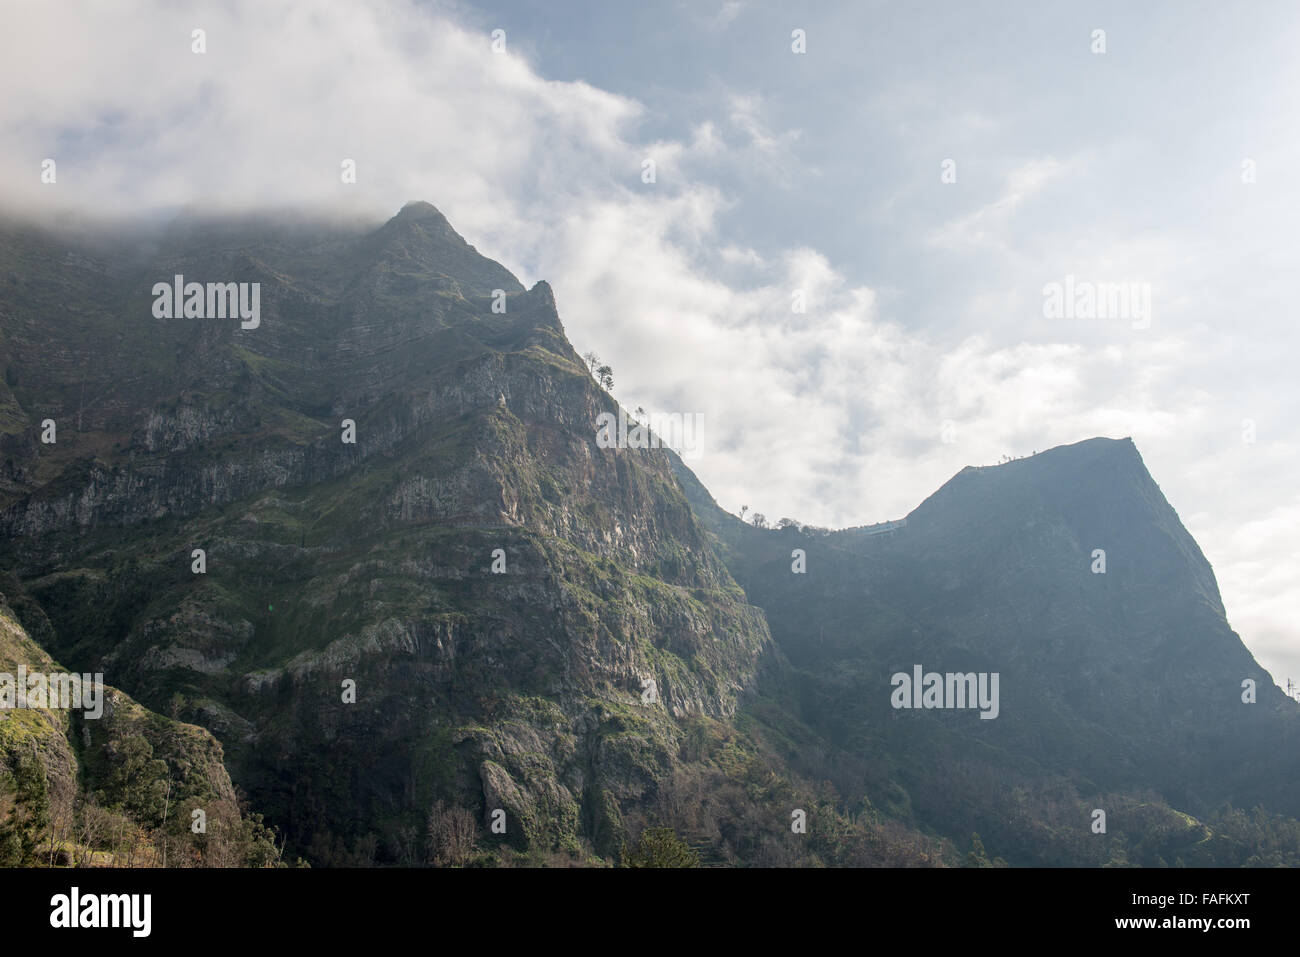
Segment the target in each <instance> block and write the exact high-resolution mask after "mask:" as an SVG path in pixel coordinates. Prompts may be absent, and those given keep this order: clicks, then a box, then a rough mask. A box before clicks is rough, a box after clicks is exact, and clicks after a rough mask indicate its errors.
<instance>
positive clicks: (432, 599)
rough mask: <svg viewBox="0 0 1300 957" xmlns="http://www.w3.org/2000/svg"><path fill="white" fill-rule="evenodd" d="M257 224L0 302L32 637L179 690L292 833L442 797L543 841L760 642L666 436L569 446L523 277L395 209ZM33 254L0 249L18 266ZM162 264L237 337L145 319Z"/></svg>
mask: <svg viewBox="0 0 1300 957" xmlns="http://www.w3.org/2000/svg"><path fill="white" fill-rule="evenodd" d="M259 229H260V227H255V226H247V225H244V226H240V225H238V224H235V225H231V226H229V227H228V228H227V229H225V230H215V231H214V230H207V231H205V229H203V228H200V227H198V226H195V227H194V228H192V229H191V228H188V227H187V228H185V229H180V228H178V230H177V235H176V238H175V240H174V242H172V243H171V244H169V245H168V246H167V247H166V248H165V253H163V254H160V255H159V256H158V257H157V258H155V259H154V260H153V261H151V262H148V263H144V264H141V263H139V262H135V263H121V264H117V265H115V266H114V267H112V268H108V267H103V268H102V269H100V267H95V266H94V264H93V263H92V264H90V265H83V266H81V267H76V268H77V269H82V270H92V271H94V270H96V269H99V270H100V271H97V272H96V274H95V276H94V277H93V279H94V281H95V282H97V283H104V284H107V285H108V288H109V290H110V293H109V295H108V296H106V297H105V296H103V295H102V292H101V295H100V297H99V299H98V300H92V299H91V298H90V297H88V296H87V295H86V293H87V291H88V290H87V289H86V288H84V287H82V286H81V285H80V284H79V282H78V281H77V279H76V277H73V278H72V279H67V278H65V279H64V282H63V289H64V294H65V295H66V296H68V297H72V298H73V299H74V300H75V301H76V302H77V303H78V305H79V307H80V308H79V309H78V310H77V312H78V313H79V314H81V313H84V314H85V315H86V316H87V317H88V318H86V319H85V321H84V322H83V323H70V324H69V326H68V327H61V328H58V329H51V328H50V327H49V325H48V324H45V323H43V322H42V320H41V311H40V310H41V307H42V303H43V301H42V300H40V299H39V297H36V296H35V295H34V294H32V295H30V296H29V295H28V293H29V290H28V289H27V288H26V286H25V285H23V284H21V283H18V281H17V280H14V282H15V283H18V285H16V286H12V287H11V288H10V290H9V299H8V300H7V301H8V302H9V303H10V305H9V307H8V309H7V313H8V314H7V318H6V323H7V326H8V327H9V329H8V331H9V332H10V338H11V340H12V341H14V342H16V343H18V351H17V352H16V353H15V354H14V355H13V356H12V357H11V359H10V361H11V367H12V368H16V369H17V370H19V371H18V372H17V373H16V374H15V375H13V376H11V378H13V379H14V380H15V382H16V386H15V389H14V392H13V396H14V400H13V401H14V402H15V403H16V404H17V406H18V408H20V409H21V410H22V413H24V414H25V415H26V416H28V417H34V418H37V419H40V418H44V417H47V416H48V417H52V418H54V419H56V421H58V422H59V427H60V430H61V431H60V433H59V439H58V442H57V443H56V444H55V445H53V446H33V445H32V444H31V443H30V441H29V432H30V427H29V426H30V423H29V422H22V423H21V425H22V427H20V428H15V429H14V430H12V431H10V432H9V433H8V434H7V435H6V436H4V438H3V442H4V443H5V449H4V451H5V452H6V454H11V455H12V454H14V453H18V454H19V457H20V459H21V461H22V463H23V464H22V466H21V467H19V468H15V469H11V472H10V475H11V489H12V491H11V492H10V494H9V495H8V496H7V506H6V507H5V509H4V511H3V512H2V513H0V529H2V531H0V534H2V535H3V536H4V539H5V540H6V542H7V548H6V551H7V553H8V560H9V561H10V562H12V563H14V564H15V565H16V566H17V568H18V570H19V573H20V575H21V576H22V577H23V578H25V579H26V580H27V582H28V584H29V586H30V589H31V592H32V594H33V595H34V596H35V597H36V598H37V599H38V600H39V601H40V602H41V604H42V605H43V606H45V607H46V608H47V609H48V611H49V614H50V615H51V616H52V620H53V622H54V632H55V634H54V635H53V636H51V646H52V650H55V651H56V653H58V654H60V655H65V656H68V657H69V658H73V659H76V660H78V661H86V662H93V663H94V664H95V665H96V666H102V667H103V668H104V669H105V670H106V672H108V673H111V675H112V677H113V680H115V681H117V682H118V683H119V684H122V685H124V686H126V687H129V688H131V689H132V690H133V691H134V692H135V693H136V694H137V695H139V696H140V697H141V698H142V699H143V700H145V701H146V702H148V703H150V704H152V705H153V706H155V707H158V708H162V707H166V706H169V705H170V704H171V703H172V702H173V701H174V700H175V698H176V696H177V695H179V696H180V698H181V699H182V700H183V705H182V708H183V712H182V713H184V714H185V715H186V716H187V717H189V718H191V719H192V720H197V721H206V722H211V727H212V728H213V730H214V731H215V732H216V733H217V734H219V735H221V736H222V737H223V740H224V742H225V744H226V746H227V749H228V753H229V755H230V759H231V767H232V769H233V771H234V773H235V776H236V778H237V779H238V780H239V781H240V783H241V784H242V785H243V786H244V787H245V788H246V789H247V790H248V792H249V794H250V796H251V798H252V800H253V804H254V806H255V807H257V808H258V809H261V810H265V811H267V812H268V814H269V816H270V817H271V819H272V820H274V821H275V822H277V823H280V824H282V825H283V826H284V827H285V828H286V829H287V831H288V833H289V835H290V837H291V839H293V840H294V841H295V842H297V843H298V844H299V845H306V844H307V843H308V842H310V841H311V840H312V838H313V836H314V835H315V834H316V833H317V832H318V831H327V832H330V833H332V834H335V835H342V836H343V837H344V839H351V838H355V837H358V836H360V835H364V834H367V833H379V834H380V835H381V836H383V834H384V831H385V828H389V829H390V830H391V829H393V828H397V827H398V826H399V823H400V826H420V825H421V824H422V815H423V813H425V812H426V811H427V809H428V807H429V806H430V805H431V804H432V803H433V801H434V800H436V799H443V798H445V799H448V800H451V801H453V802H457V803H460V804H465V803H467V802H468V803H472V804H474V805H476V806H477V807H478V808H479V810H481V811H482V813H483V814H485V815H486V814H489V813H490V812H491V811H492V810H493V809H494V808H495V807H496V806H497V805H501V806H502V807H504V809H505V810H506V811H507V813H508V815H509V818H508V822H509V823H508V827H509V828H510V830H508V832H507V834H508V836H509V837H510V839H511V840H512V841H518V842H519V846H521V847H522V846H527V845H529V844H531V843H538V842H540V843H549V844H552V845H559V846H563V845H565V844H566V843H569V844H571V843H572V842H573V841H574V840H576V838H577V836H578V835H579V834H580V833H581V832H583V830H584V828H583V824H582V822H581V820H580V817H581V814H580V812H581V809H582V807H583V805H584V803H585V804H587V805H592V806H598V807H602V808H604V807H607V806H608V805H609V804H610V802H611V801H612V802H614V803H615V805H617V802H627V803H628V804H629V805H632V806H634V805H636V804H637V803H638V802H642V803H646V802H649V801H652V800H653V799H654V797H655V790H656V782H657V781H658V780H660V779H661V778H663V777H664V776H665V775H666V774H668V773H669V771H670V769H671V767H672V766H673V765H674V763H675V762H676V760H677V759H676V752H677V748H676V743H675V742H676V740H677V736H678V735H679V729H678V726H677V724H676V721H675V719H676V718H681V717H684V716H688V715H699V716H705V717H708V718H712V719H721V720H725V719H728V718H729V717H730V716H732V715H733V714H734V713H735V711H736V708H737V706H738V704H739V702H740V701H741V699H742V697H743V695H744V694H745V692H746V690H747V689H749V688H751V687H752V686H753V685H754V683H755V682H756V680H757V677H758V673H759V669H760V665H761V663H762V661H763V659H764V657H765V656H769V655H770V653H771V649H770V639H769V636H768V633H767V628H766V623H765V622H764V620H763V616H762V614H761V613H760V612H759V611H758V610H757V609H755V608H753V607H751V606H749V605H748V604H747V603H746V601H745V598H744V595H743V594H742V593H741V592H740V590H739V588H737V586H736V585H735V583H734V582H733V581H732V580H731V577H730V575H729V574H728V572H727V571H726V569H725V567H724V566H723V565H722V563H721V562H720V561H719V560H718V559H717V558H716V556H715V555H714V553H713V551H712V549H711V547H710V546H709V545H708V544H707V542H706V541H705V538H704V535H703V533H702V532H701V530H700V528H699V526H698V524H697V521H696V519H695V517H694V516H693V514H692V512H691V510H690V507H689V505H688V503H687V501H686V499H685V497H684V495H683V494H682V491H681V489H680V487H679V485H678V483H677V481H676V478H675V477H674V474H673V471H672V466H671V462H670V461H669V459H668V457H667V455H666V453H664V452H661V451H659V450H619V449H600V448H598V447H597V445H596V442H595V434H596V425H595V423H596V418H597V416H598V415H599V414H600V413H601V412H604V411H616V409H617V406H616V405H615V403H614V402H613V400H612V399H611V398H610V396H609V395H608V394H607V393H605V392H603V391H602V390H601V389H600V388H599V387H598V386H597V385H596V384H595V383H594V382H593V381H592V379H591V376H590V375H589V374H588V373H587V371H586V368H585V366H584V364H583V363H582V361H581V360H580V359H579V358H578V357H577V355H576V354H575V353H574V351H573V349H572V347H571V346H570V345H569V344H568V342H567V341H566V339H565V338H564V333H563V328H562V326H561V324H560V321H559V317H558V315H557V313H556V309H555V300H554V296H553V294H552V292H551V290H550V288H549V286H547V285H546V284H545V283H539V284H538V285H537V286H535V287H534V288H533V289H532V290H525V289H524V288H523V287H522V286H521V285H520V284H519V283H518V281H517V280H515V279H514V278H513V277H512V276H510V275H509V273H507V272H506V271H505V270H504V269H502V268H501V267H500V266H498V265H496V264H495V263H492V262H490V261H488V260H485V259H483V258H482V257H480V256H478V254H477V253H476V252H474V250H473V248H472V247H470V246H468V245H467V244H466V243H465V242H464V241H463V240H462V239H461V238H460V237H459V236H457V235H456V234H455V232H454V231H452V230H451V227H450V226H449V225H448V224H447V222H446V220H445V219H444V218H443V217H442V216H441V214H439V213H438V212H437V211H436V210H435V209H433V207H431V206H428V204H410V205H408V206H407V207H405V208H403V210H402V211H401V213H399V214H398V215H397V216H396V217H394V219H393V220H391V221H390V222H389V223H387V224H385V225H384V226H383V227H381V228H380V229H378V230H376V231H374V232H370V233H362V234H351V233H339V234H329V233H327V234H326V235H324V236H323V237H322V236H313V237H312V238H311V240H310V241H308V240H305V239H304V238H303V237H301V236H299V237H296V238H295V237H291V238H289V239H284V238H281V237H277V236H275V235H268V234H264V233H259ZM43 242H52V241H48V240H44V239H37V240H34V239H29V238H28V237H26V236H11V237H10V238H9V241H8V243H7V244H6V246H5V247H4V248H5V251H6V252H7V254H8V255H9V256H10V257H12V258H11V265H17V264H19V263H25V265H26V266H28V267H29V268H30V267H33V266H34V263H33V261H32V260H31V259H30V258H26V257H27V256H29V255H30V254H31V244H32V243H43ZM78 261H79V262H80V261H82V260H78ZM65 268H71V267H65ZM176 274H180V275H184V276H185V277H187V279H189V278H193V279H194V280H195V281H237V282H245V281H248V282H252V281H257V282H260V283H261V303H262V319H261V324H260V326H259V327H258V328H257V329H251V330H241V329H240V328H239V324H238V322H229V321H223V320H220V319H189V320H158V319H155V318H153V317H152V315H151V313H150V301H149V299H148V298H147V296H146V295H145V293H147V292H148V290H149V289H150V288H151V286H152V283H153V282H155V281H166V280H170V277H172V276H173V275H176ZM14 275H22V273H20V272H17V271H16V270H15V273H14ZM60 276H63V273H60ZM83 278H84V281H85V282H86V283H87V284H90V283H91V282H92V280H91V277H83ZM501 295H504V297H505V300H504V301H505V304H506V311H505V313H504V314H502V313H500V312H494V311H493V308H492V306H493V302H494V301H499V299H500V296H501ZM104 302H107V303H109V304H111V306H105V305H102V304H97V303H104ZM47 357H56V360H55V365H56V366H57V368H51V363H50V362H49V361H46V360H47ZM92 360H93V361H92ZM23 370H32V372H31V373H30V374H29V373H28V372H25V371H23ZM73 375H76V376H79V377H80V379H84V380H86V385H85V387H84V388H85V392H86V394H87V395H88V396H90V397H91V398H92V399H93V401H85V400H83V399H82V398H81V392H82V386H81V384H80V381H79V382H78V384H77V385H76V386H75V388H74V387H72V386H71V385H70V383H69V381H68V380H67V378H66V377H68V376H73ZM345 420H350V424H351V426H352V428H353V429H354V432H355V443H350V442H347V441H344V439H345V437H346V430H347V428H348V425H349V423H348V422H346V421H345ZM194 549H202V550H203V552H204V555H203V562H204V563H205V570H204V572H203V573H202V574H196V573H195V572H194V571H192V553H193V550H194ZM92 609H94V610H95V611H94V612H92ZM345 682H354V683H355V684H354V685H352V687H354V688H355V699H354V700H348V701H345V700H344V697H345V689H344V683H345ZM651 688H652V689H653V693H652V694H648V693H647V689H651ZM615 813H617V811H615ZM615 849H616V848H615ZM605 850H609V848H605Z"/></svg>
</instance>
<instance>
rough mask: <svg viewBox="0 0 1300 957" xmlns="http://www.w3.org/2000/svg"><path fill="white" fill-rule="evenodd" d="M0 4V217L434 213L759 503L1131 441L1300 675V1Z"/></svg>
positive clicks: (917, 490)
mask: <svg viewBox="0 0 1300 957" xmlns="http://www.w3.org/2000/svg"><path fill="white" fill-rule="evenodd" d="M0 18H2V19H0V22H3V23H4V30H3V31H2V32H0V85H2V86H3V89H4V90H5V95H4V97H3V98H0V147H2V148H0V202H3V203H4V204H5V205H6V206H8V207H10V208H14V207H22V208H24V209H26V210H28V211H35V212H37V213H38V214H41V215H46V214H51V215H52V214H53V213H54V212H55V211H56V210H57V209H59V208H66V207H72V208H82V209H93V210H96V211H104V212H118V211H141V210H153V211H157V210H165V209H169V208H175V207H178V206H183V205H187V204H201V205H203V206H211V205H214V204H222V205H227V206H232V205H233V206H253V207H257V206H267V205H272V204H274V205H283V204H299V203H301V204H305V205H311V206H313V207H316V208H337V207H340V206H347V207H351V208H356V209H358V210H361V211H363V212H364V213H366V214H367V215H370V216H373V217H376V218H383V217H387V216H388V215H391V214H392V213H394V212H396V210H397V209H398V208H399V207H400V206H401V205H402V203H403V202H405V201H407V200H410V199H425V200H428V201H429V202H432V203H434V204H435V205H436V206H438V207H439V208H440V209H441V210H442V211H443V212H444V213H445V214H446V215H447V216H448V218H449V219H450V220H451V222H452V225H453V226H455V227H456V229H457V230H458V231H459V232H460V233H461V234H462V235H464V236H465V237H466V239H468V240H469V241H470V242H471V243H473V244H474V245H476V246H477V247H478V248H479V250H480V251H481V252H483V253H484V254H486V255H488V256H491V257H492V258H494V259H497V260H499V261H501V262H502V263H503V264H504V265H506V266H507V267H508V268H510V269H511V270H512V271H514V272H515V273H516V274H517V275H518V276H519V277H520V279H521V280H523V281H524V282H525V283H526V284H528V285H531V284H532V283H533V282H534V281H536V280H538V279H543V278H544V279H547V280H548V281H549V282H550V283H551V285H552V286H553V288H554V290H555V294H556V299H557V301H558V304H559V308H560V315H561V318H562V320H563V321H564V324H565V327H566V329H567V331H568V333H569V337H570V339H571V340H572V342H573V343H574V345H575V347H576V348H577V349H578V350H579V351H586V350H588V349H594V350H596V351H597V352H599V353H600V354H601V355H602V356H603V357H604V358H605V359H606V360H607V361H608V362H609V363H610V364H611V365H612V366H613V368H614V372H615V380H616V388H615V395H616V396H617V397H618V398H619V399H620V400H621V401H622V402H623V403H624V404H625V405H627V406H628V407H635V406H638V405H642V406H645V407H646V408H647V409H651V410H656V411H664V412H699V413H703V414H704V416H705V434H706V441H705V446H704V449H703V452H702V454H701V455H700V456H698V457H697V458H696V459H694V460H693V462H692V465H693V467H694V468H695V470H696V472H697V473H698V474H699V476H700V478H701V479H702V480H703V481H704V482H705V484H706V485H707V486H708V487H709V489H710V490H711V491H712V492H713V493H714V495H715V496H716V497H717V498H718V500H719V502H720V503H721V504H722V505H723V506H724V507H726V508H729V509H731V510H732V511H736V510H738V509H739V507H740V505H741V504H742V503H743V504H748V505H749V506H751V508H755V509H758V510H760V511H762V512H764V513H766V514H767V515H768V517H769V518H771V519H776V518H778V517H780V516H784V515H788V516H792V517H794V518H797V519H799V520H801V521H805V522H812V523H816V524H823V525H833V526H841V525H856V524H864V523H868V522H874V521H880V520H884V519H887V518H896V517H898V516H900V515H902V514H904V513H906V512H907V511H909V510H910V509H911V508H913V507H914V506H915V505H916V504H917V503H919V502H920V501H921V499H923V498H924V497H925V496H926V495H928V494H929V493H930V492H932V491H933V490H934V489H935V488H937V487H938V486H939V485H941V484H942V483H943V482H944V481H945V480H947V479H948V478H949V477H950V476H951V475H952V474H953V473H954V472H956V471H957V470H959V469H960V468H961V467H962V466H964V465H968V464H991V463H994V462H996V461H997V460H998V459H999V458H1000V457H1001V456H1002V455H1004V454H1012V455H1023V454H1028V453H1030V452H1032V451H1034V450H1035V449H1039V450H1041V449H1045V448H1049V447H1051V446H1054V445H1060V444H1063V443H1069V442H1075V441H1078V440H1080V439H1084V438H1088V437H1090V436H1094V435H1107V436H1112V437H1121V436H1126V435H1131V436H1133V438H1134V440H1135V441H1136V443H1137V446H1138V448H1139V450H1140V451H1141V452H1142V455H1143V457H1144V459H1145V460H1146V463H1147V466H1148V468H1149V469H1150V470H1151V472H1152V474H1153V475H1154V476H1155V479H1156V481H1157V482H1159V483H1160V485H1161V488H1162V489H1163V490H1164V492H1165V494H1166V496H1167V497H1168V498H1169V500H1170V501H1171V502H1172V504H1173V505H1174V507H1175V508H1176V509H1177V510H1178V512H1179V515H1180V516H1181V518H1182V520H1183V522H1184V524H1186V525H1187V527H1188V529H1189V530H1190V531H1191V532H1192V534H1193V535H1194V536H1195V537H1196V539H1197V540H1198V541H1199V542H1200V544H1201V546H1202V548H1203V549H1204V550H1205V553H1206V555H1207V557H1208V558H1209V560H1210V561H1211V563H1212V564H1213V565H1214V568H1215V571H1216V573H1217V575H1218V579H1219V584H1220V588H1221V589H1222V591H1223V596H1224V601H1225V604H1226V606H1227V609H1228V616H1229V620H1230V622H1231V623H1232V625H1233V626H1234V627H1235V628H1236V629H1237V630H1238V631H1239V632H1240V633H1241V634H1242V637H1243V639H1244V640H1245V642H1246V644H1247V645H1248V646H1249V647H1250V648H1251V650H1252V651H1254V652H1255V654H1256V656H1257V657H1258V658H1259V659H1260V661H1261V663H1262V664H1263V665H1264V666H1265V667H1266V668H1268V669H1270V670H1271V671H1272V672H1273V675H1274V678H1275V679H1277V680H1279V681H1285V678H1286V677H1287V676H1288V675H1293V676H1295V677H1296V678H1297V679H1300V635H1298V633H1297V627H1296V625H1295V624H1294V621H1293V616H1294V614H1295V612H1296V610H1297V608H1300V548H1298V544H1297V543H1300V488H1298V486H1297V482H1296V477H1297V475H1298V474H1300V443H1298V442H1297V436H1296V428H1295V426H1296V421H1297V414H1300V408H1298V407H1297V406H1298V405H1300V401H1298V399H1300V388H1297V385H1296V373H1295V372H1294V371H1293V367H1294V365H1295V358H1294V357H1295V356H1296V354H1297V346H1300V333H1297V331H1296V317H1295V316H1294V315H1293V314H1291V313H1290V312H1289V309H1290V308H1291V307H1292V305H1293V304H1294V303H1296V302H1297V301H1298V299H1297V293H1298V292H1300V290H1298V289H1297V286H1298V285H1300V268H1297V263H1298V262H1300V255H1298V254H1300V243H1297V240H1296V238H1295V236H1296V228H1297V227H1296V222H1297V219H1298V217H1297V212H1300V203H1298V202H1297V201H1298V200H1300V185H1298V184H1297V177H1296V170H1297V169H1300V131H1298V130H1297V125H1296V119H1297V104H1298V103H1300V83H1297V80H1300V57H1297V56H1296V55H1295V51H1296V50H1297V49H1298V48H1300V5H1296V4H1294V3H1291V2H1278V3H1263V2H1242V3H1233V4H1217V5H1210V4H1200V3H1192V2H1185V0H1180V2H1170V3H1155V2H1145V3H1142V4H1132V3H1115V4H1107V3H1088V4H1070V3H1053V4H1040V3H1023V4H1011V3H1005V2H1001V3H996V4H994V3H989V4H983V3H975V2H969V0H962V2H957V0H951V2H945V3H929V4H925V3H920V4H913V3H908V4H901V3H888V4H884V3H881V4H875V3H860V2H854V3H844V4H831V3H820V4H816V5H810V8H808V9H800V8H799V6H798V5H790V4H780V5H778V4H771V5H768V4H759V3H748V2H712V3H704V2H701V3H675V4H673V3H663V4H655V3H637V4H631V3H588V4H563V3H549V2H548V3H500V4H484V5H477V6H475V5H466V4H414V3H383V4H374V5H368V6H367V7H365V8H363V7H362V5H361V4H360V3H357V2H353V0H349V2H328V0H310V2H309V0H303V2H290V0H254V2H247V3H239V2H236V3H225V2H223V3H213V4H192V5H187V4H176V3H168V2H113V3H57V4H54V3H49V4H46V3H35V2H14V0H5V2H3V3H0ZM195 29H202V30H204V31H205V35H204V39H205V43H206V52H204V53H195V52H194V51H193V44H194V40H193V38H192V31H194V30H195ZM498 29H499V30H503V31H504V52H494V50H493V44H492V36H491V35H492V32H493V31H494V30H498ZM795 30H802V31H804V36H805V38H806V40H805V43H806V52H804V53H795V52H794V51H793V50H792V43H794V41H793V40H792V31H795ZM1096 30H1104V31H1105V36H1104V42H1105V52H1104V53H1095V52H1093V48H1094V47H1095V46H1096V45H1097V43H1098V41H1097V40H1096V39H1095V38H1094V31H1096ZM498 45H499V44H498ZM47 158H49V159H54V160H55V161H56V163H57V181H56V183H54V184H53V185H48V184H42V183H41V181H40V170H41V163H42V161H43V160H45V159H47ZM345 159H351V160H355V162H356V164H357V182H356V183H355V184H344V183H342V182H341V176H340V165H341V163H342V162H343V161H344V160H345ZM647 159H651V160H653V161H654V164H655V181H654V182H653V183H646V182H644V181H643V168H644V167H643V163H644V161H645V160H647ZM946 160H951V161H952V164H954V165H953V166H950V167H949V169H955V174H956V175H955V182H944V181H943V178H942V177H941V173H942V172H943V170H944V163H945V161H946ZM949 178H950V179H951V178H952V177H949ZM1067 276H1074V277H1075V279H1076V281H1079V282H1093V283H1104V282H1132V283H1140V284H1146V285H1147V287H1148V288H1149V290H1150V296H1151V310H1150V316H1149V322H1142V321H1130V320H1129V319H1127V318H1121V319H1060V318H1047V317H1046V316H1045V313H1044V292H1043V288H1044V286H1045V285H1046V284H1049V283H1053V282H1060V283H1064V282H1065V279H1066V277H1067ZM797 291H802V296H803V299H804V301H805V303H806V311H803V312H797V311H795V309H794V308H793V306H794V302H795V297H796V295H797ZM1246 420H1250V423H1253V439H1254V440H1253V441H1247V439H1249V438H1250V434H1249V429H1250V428H1251V426H1250V425H1249V424H1248V423H1247V422H1246ZM945 425H946V428H945ZM945 439H947V440H948V441H945ZM1097 544H1098V546H1100V547H1104V543H1097Z"/></svg>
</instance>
